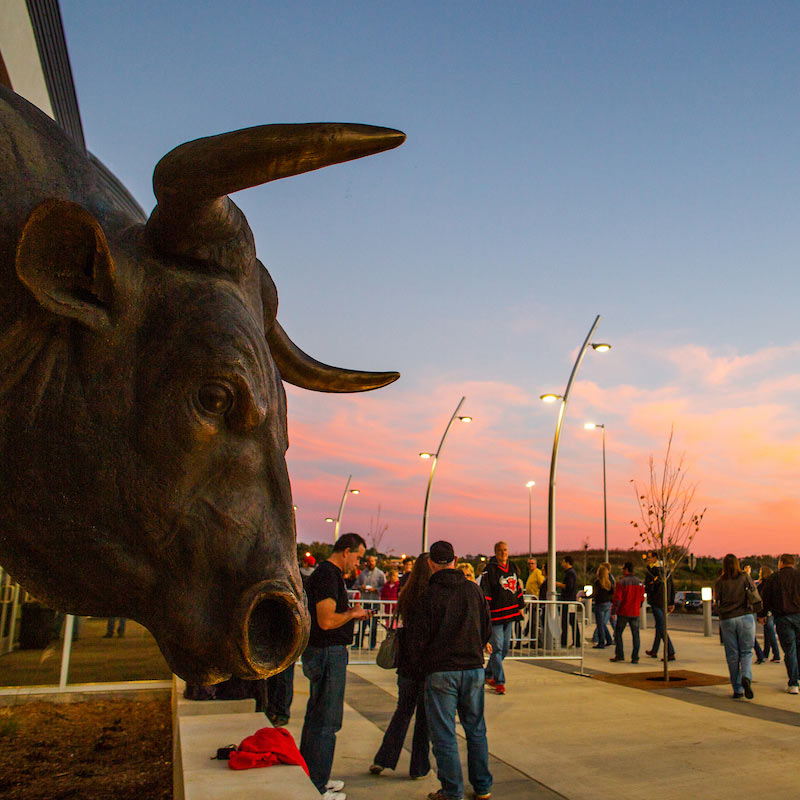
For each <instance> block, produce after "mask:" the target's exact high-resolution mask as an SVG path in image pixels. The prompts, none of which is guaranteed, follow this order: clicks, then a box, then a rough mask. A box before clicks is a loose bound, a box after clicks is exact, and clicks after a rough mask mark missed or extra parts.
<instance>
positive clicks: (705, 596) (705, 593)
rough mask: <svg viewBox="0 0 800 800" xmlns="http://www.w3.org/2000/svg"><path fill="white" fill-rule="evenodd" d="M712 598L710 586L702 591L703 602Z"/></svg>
mask: <svg viewBox="0 0 800 800" xmlns="http://www.w3.org/2000/svg"><path fill="white" fill-rule="evenodd" d="M711 597H712V591H711V587H710V586H704V587H703V588H702V589H700V599H701V600H703V601H704V602H705V601H706V600H711Z"/></svg>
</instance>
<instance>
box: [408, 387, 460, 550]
mask: <svg viewBox="0 0 800 800" xmlns="http://www.w3.org/2000/svg"><path fill="white" fill-rule="evenodd" d="M466 399H467V398H466V397H462V398H461V400H459V401H458V405H457V406H456V410H455V411H454V412H453V416H452V417H450V422H448V423H447V427H446V428H445V429H444V433H443V434H442V440H441V441H440V442H439V447H438V448H437V449H436V452H435V453H420V454H419V457H420V458H432V459H433V462H432V463H431V474H430V477H429V478H428V490H427V491H426V492H425V510H424V511H423V513H422V552H423V553H425V552H427V550H428V504H429V503H430V499H431V487H432V486H433V473H434V472H435V471H436V464H437V463H438V461H439V456H440V455H441V452H442V447H443V446H444V440H445V439H446V438H447V434H448V432H449V431H450V427H451V426H452V424H453V423H454V422H455V421H456V419H458V420H459V421H460V422H472V417H459V416H458V412H459V411H460V410H461V406H462V405H463V403H464V401H465V400H466Z"/></svg>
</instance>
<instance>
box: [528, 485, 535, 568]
mask: <svg viewBox="0 0 800 800" xmlns="http://www.w3.org/2000/svg"><path fill="white" fill-rule="evenodd" d="M525 486H526V487H527V489H528V558H531V556H532V555H533V550H532V547H531V537H532V530H533V487H534V486H536V481H528V482H527V483H526V484H525Z"/></svg>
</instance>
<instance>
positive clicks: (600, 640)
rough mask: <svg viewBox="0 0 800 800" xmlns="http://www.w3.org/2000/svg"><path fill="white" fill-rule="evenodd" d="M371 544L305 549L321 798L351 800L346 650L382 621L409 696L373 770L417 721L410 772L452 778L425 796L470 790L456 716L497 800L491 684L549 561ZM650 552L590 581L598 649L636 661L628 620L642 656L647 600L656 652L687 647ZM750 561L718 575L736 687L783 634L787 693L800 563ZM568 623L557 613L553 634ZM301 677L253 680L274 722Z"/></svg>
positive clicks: (312, 760) (313, 732)
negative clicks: (396, 554)
mask: <svg viewBox="0 0 800 800" xmlns="http://www.w3.org/2000/svg"><path fill="white" fill-rule="evenodd" d="M365 552H366V543H365V541H364V539H363V538H362V537H361V536H360V535H358V534H356V533H347V534H345V535H343V536H341V537H340V538H339V539H338V540H337V542H336V543H335V545H334V547H333V551H332V552H331V554H330V556H329V557H328V558H327V559H326V560H324V561H322V562H321V563H319V564H317V562H316V560H315V559H314V557H313V556H312V555H311V554H310V553H306V555H305V556H303V557H302V558H301V560H300V572H301V576H302V579H303V584H304V588H305V591H306V595H307V602H308V608H309V612H310V616H311V635H310V639H309V644H308V647H307V648H306V650H305V652H304V653H303V657H302V669H303V673H304V675H305V676H306V677H307V678H308V680H309V686H310V690H309V699H308V703H307V705H306V712H305V719H304V723H303V729H302V736H301V741H300V752H301V754H302V755H303V757H304V759H305V761H306V764H307V766H308V769H309V773H310V777H311V780H312V782H313V784H314V786H315V787H316V788H317V790H318V791H319V792H320V794H321V795H322V797H323V798H324V800H345V798H346V795H345V793H344V792H343V791H342V790H343V788H344V784H343V782H342V781H341V780H336V779H332V778H331V768H332V765H333V760H334V751H335V746H336V734H337V732H338V731H339V730H340V728H341V726H342V720H343V709H344V693H345V684H346V676H347V664H348V657H349V650H350V648H351V646H353V645H356V646H359V647H365V646H369V647H370V648H374V647H375V646H376V644H377V635H378V624H379V620H380V624H383V625H384V626H385V627H386V628H387V630H394V631H395V633H396V641H397V663H396V666H397V687H398V697H397V707H396V709H395V712H394V714H393V716H392V719H391V721H390V723H389V725H388V727H387V729H386V732H385V734H384V737H383V741H382V742H381V745H380V747H379V749H378V751H377V752H376V753H375V755H374V757H373V759H372V762H371V764H370V766H369V772H370V773H372V774H373V775H376V776H378V775H380V774H381V773H382V772H384V771H385V770H395V769H396V768H397V764H398V761H399V757H400V753H401V750H402V749H403V744H404V741H405V738H406V734H407V732H408V729H409V727H410V726H411V722H412V720H414V732H413V736H412V745H411V759H410V765H409V777H410V778H411V779H419V778H422V777H424V776H426V775H427V774H428V773H429V772H430V770H431V760H430V752H431V748H432V750H433V755H434V756H435V759H436V766H437V777H438V779H439V781H440V784H441V787H440V789H439V790H437V791H436V792H432V793H430V794H429V795H428V798H429V800H461V798H462V797H463V793H464V777H463V775H462V770H461V761H460V758H459V754H458V745H457V740H456V735H455V718H456V714H458V717H459V719H460V721H461V724H462V726H463V729H464V735H465V737H466V739H467V759H468V768H469V781H470V783H471V784H472V788H473V792H474V793H473V795H472V796H473V797H474V798H478V800H488V798H490V797H491V787H492V775H491V772H490V770H489V756H488V742H487V734H486V724H485V721H484V696H485V694H486V692H487V691H488V692H490V693H493V694H497V695H504V694H505V693H506V674H505V670H504V665H503V661H504V659H505V658H506V656H507V655H508V652H509V649H510V648H511V646H512V642H516V643H518V642H520V641H524V640H525V638H526V637H527V638H529V639H531V638H532V637H533V636H534V627H535V626H538V625H540V623H541V620H542V615H541V613H540V610H539V609H536V610H534V611H533V612H531V611H530V609H526V605H527V603H526V595H527V596H528V600H530V598H531V597H533V598H538V599H540V600H545V599H546V598H547V590H548V585H547V584H548V582H547V574H546V572H547V570H546V568H542V569H540V568H539V565H538V562H537V559H535V558H529V559H528V564H527V566H528V572H527V577H526V579H525V581H524V582H523V579H522V576H521V575H520V572H519V570H518V568H517V566H516V564H515V563H514V562H513V561H512V560H511V559H510V558H509V548H508V544H507V543H506V542H503V541H500V542H497V543H496V545H495V547H494V556H493V557H492V558H490V559H489V560H488V561H485V562H484V561H481V563H480V564H479V567H478V570H477V576H476V570H475V569H473V567H472V565H471V564H470V563H468V562H460V563H459V562H458V559H457V558H456V554H455V551H454V549H453V547H452V545H451V544H450V543H449V542H445V541H439V542H436V543H434V544H433V545H432V546H431V548H430V551H429V552H428V553H422V554H421V555H420V556H419V557H418V558H413V557H411V556H408V557H404V558H403V560H402V562H401V564H400V569H399V570H398V569H397V568H396V567H395V566H393V565H390V566H388V567H387V568H386V570H385V572H384V571H383V570H381V569H380V568H379V566H378V563H377V559H376V557H375V556H373V555H369V556H366V555H365ZM362 560H363V565H362ZM644 561H645V563H644V567H645V570H644V580H642V579H641V578H639V577H638V576H637V575H636V574H635V569H634V564H633V562H631V561H628V562H625V564H624V565H623V567H622V573H621V575H619V576H615V575H614V574H613V572H612V567H611V564H610V563H609V562H603V563H602V564H600V566H599V567H598V569H597V572H596V575H595V577H594V579H593V583H592V591H591V597H592V599H593V612H594V620H595V630H594V635H593V642H594V644H593V647H594V648H596V649H603V648H606V647H610V646H611V645H613V646H614V648H615V650H614V655H613V656H612V657H611V659H610V660H611V661H613V662H621V661H624V660H625V656H624V649H625V648H624V644H623V634H624V632H625V629H626V628H629V629H630V631H631V639H632V650H631V653H630V656H631V657H630V661H631V663H634V664H636V663H638V662H639V650H640V631H639V621H640V613H641V610H642V605H643V603H644V601H645V598H647V602H648V604H649V606H650V608H651V610H652V613H653V621H654V638H653V643H652V645H651V647H650V649H648V650H645V653H646V655H647V656H649V657H651V658H654V659H655V658H659V657H661V658H666V659H668V660H669V661H673V660H675V658H676V654H675V648H674V645H673V643H672V641H671V640H670V637H669V636H668V635H667V625H666V618H667V615H668V614H669V613H671V612H672V611H674V609H675V587H674V584H673V581H672V578H671V577H670V578H667V580H666V582H665V581H664V580H663V576H662V570H661V564H660V562H659V560H658V558H657V556H656V554H653V553H647V554H645V556H644ZM542 566H543V567H545V565H542ZM359 567H361V568H359ZM561 568H562V575H561V578H562V579H561V580H559V581H555V586H556V588H558V589H559V590H560V599H561V600H562V601H568V602H570V603H577V602H579V600H580V597H581V594H582V591H579V590H578V579H577V574H576V572H575V569H574V566H573V562H572V559H571V557H570V556H568V555H565V556H564V557H563V558H562V560H561ZM750 572H751V569H750V566H749V565H744V566H743V567H742V566H740V564H739V561H738V559H737V558H736V556H735V555H733V554H728V555H726V556H725V558H724V560H723V566H722V573H721V575H720V577H719V579H718V580H717V582H716V584H715V586H714V597H715V601H716V604H717V607H718V613H719V619H720V638H721V642H722V643H723V644H724V647H725V656H726V660H727V664H728V668H729V674H730V682H731V686H732V689H733V695H732V696H733V698H735V699H739V698H742V697H744V698H748V699H751V698H752V697H753V686H752V663H753V654H754V651H755V659H756V663H757V664H761V663H764V661H765V660H766V659H767V658H768V657H769V656H770V654H771V655H772V658H771V660H772V661H773V662H779V661H780V660H781V654H780V649H779V645H778V640H779V641H780V646H781V647H782V648H783V653H784V663H785V666H786V672H787V675H788V684H787V688H786V691H787V692H789V693H790V694H798V693H800V675H799V674H798V672H799V670H800V667H799V664H800V572H798V571H796V570H795V562H794V557H793V556H791V555H788V554H785V555H782V556H781V557H780V560H779V564H778V570H777V571H776V572H772V570H771V569H770V568H769V567H767V566H762V567H761V568H760V570H759V575H758V580H754V579H753V578H752V577H751V575H750ZM560 614H561V616H560V634H561V638H560V643H561V646H562V648H570V647H575V646H576V645H577V644H578V642H579V637H580V636H582V632H581V630H580V625H579V622H578V619H577V617H578V615H577V614H576V606H574V605H566V604H565V605H563V606H562V608H561V612H560ZM757 624H760V625H762V626H763V636H764V645H763V648H762V647H761V645H760V644H759V642H758V641H757V638H756V635H755V634H756V626H757ZM357 626H358V627H357ZM558 632H559V631H558V621H557V620H556V626H555V628H554V631H553V636H554V637H557V636H558ZM776 634H777V635H776ZM367 637H368V642H369V644H368V645H366V644H365V641H364V640H365V639H367ZM660 650H661V656H659V651H660ZM487 655H488V660H487V659H486V656H487ZM485 662H486V663H485ZM484 664H485V665H484ZM293 681H294V666H291V667H289V669H287V670H285V671H284V672H283V673H280V674H279V675H276V676H273V677H272V678H270V679H269V680H268V681H266V682H254V683H263V684H265V691H264V694H263V695H262V696H261V701H260V707H261V710H264V711H265V712H266V713H267V715H268V717H269V718H270V720H271V721H272V723H273V725H275V726H277V727H281V726H284V725H286V723H287V722H288V720H289V716H290V706H291V702H292V694H293ZM243 683H245V684H247V683H252V682H243ZM220 686H223V685H220ZM220 686H218V687H200V690H201V694H202V691H206V690H208V691H211V692H212V694H213V692H215V691H216V692H219V691H220ZM219 696H222V695H219ZM200 699H204V698H202V697H201V698H200Z"/></svg>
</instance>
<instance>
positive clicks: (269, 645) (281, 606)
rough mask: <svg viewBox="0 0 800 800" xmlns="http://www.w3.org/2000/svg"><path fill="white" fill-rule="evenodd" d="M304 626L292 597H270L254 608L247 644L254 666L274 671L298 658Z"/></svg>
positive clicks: (281, 595)
mask: <svg viewBox="0 0 800 800" xmlns="http://www.w3.org/2000/svg"><path fill="white" fill-rule="evenodd" d="M302 640H303V626H302V622H301V619H300V615H299V612H298V607H297V602H296V601H295V600H294V598H292V597H290V596H289V595H283V594H267V595H264V596H262V597H261V598H260V599H259V600H258V601H257V602H256V603H255V604H254V605H253V607H252V608H251V610H250V615H249V617H248V620H247V641H248V645H249V651H250V652H249V655H250V658H251V659H252V661H253V662H255V663H254V664H253V666H256V668H257V669H259V671H261V670H263V668H264V667H266V668H268V669H275V668H277V667H279V666H282V665H283V664H284V662H288V661H289V660H290V659H292V658H296V657H297V655H299V654H298V653H297V652H296V651H297V650H298V648H299V647H300V645H301V642H302Z"/></svg>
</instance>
